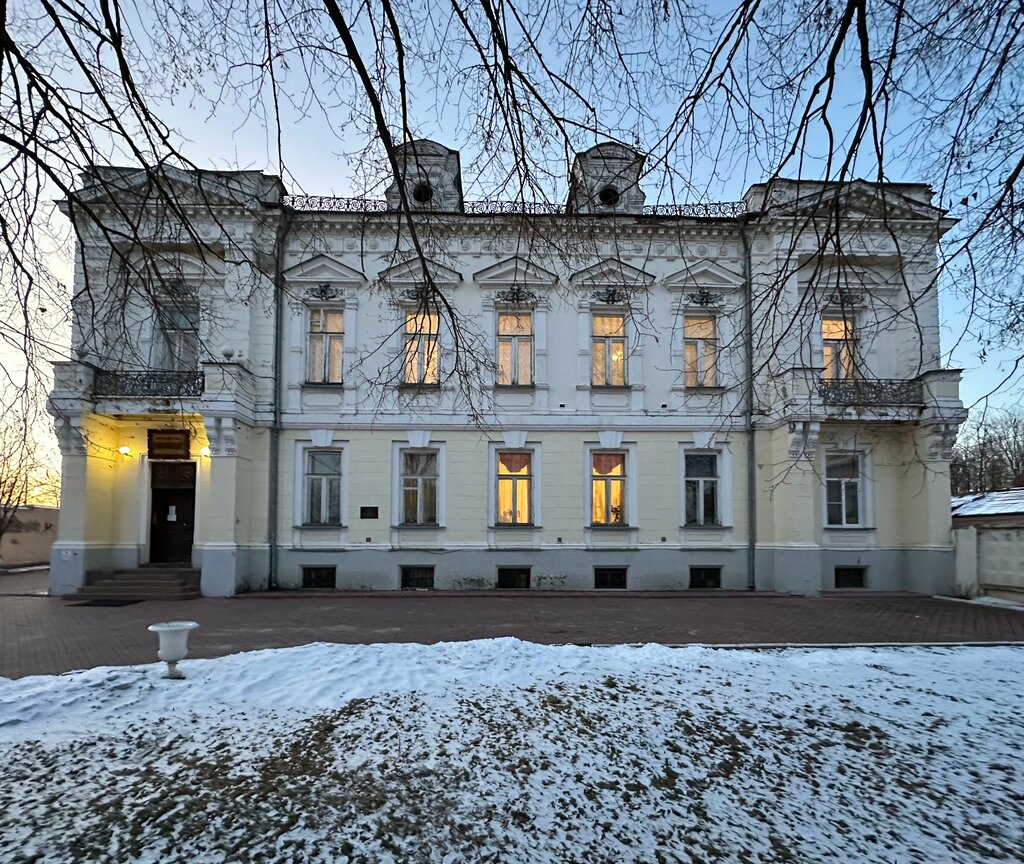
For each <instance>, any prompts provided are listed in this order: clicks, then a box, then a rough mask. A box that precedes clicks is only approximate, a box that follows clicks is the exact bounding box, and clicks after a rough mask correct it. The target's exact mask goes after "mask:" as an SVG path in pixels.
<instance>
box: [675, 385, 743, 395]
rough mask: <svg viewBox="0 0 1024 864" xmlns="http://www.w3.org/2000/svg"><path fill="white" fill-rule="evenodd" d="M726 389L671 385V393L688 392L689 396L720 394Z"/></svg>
mask: <svg viewBox="0 0 1024 864" xmlns="http://www.w3.org/2000/svg"><path fill="white" fill-rule="evenodd" d="M728 390H729V388H728V387H687V386H686V385H685V384H676V385H674V386H673V387H672V392H673V393H689V394H690V395H691V396H721V395H722V394H723V393H726V392H728Z"/></svg>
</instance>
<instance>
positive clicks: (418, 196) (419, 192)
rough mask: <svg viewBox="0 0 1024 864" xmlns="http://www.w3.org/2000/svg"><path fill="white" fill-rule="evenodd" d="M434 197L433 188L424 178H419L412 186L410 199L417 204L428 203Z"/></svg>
mask: <svg viewBox="0 0 1024 864" xmlns="http://www.w3.org/2000/svg"><path fill="white" fill-rule="evenodd" d="M433 197H434V190H433V188H432V187H431V185H430V184H429V183H428V182H427V181H426V180H421V181H420V182H419V183H417V184H416V185H415V186H413V187H412V200H413V201H415V202H416V203H417V204H429V203H430V199H431V198H433Z"/></svg>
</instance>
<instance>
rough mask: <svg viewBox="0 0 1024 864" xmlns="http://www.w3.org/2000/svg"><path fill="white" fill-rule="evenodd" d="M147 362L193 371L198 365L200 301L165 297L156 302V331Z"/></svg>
mask: <svg viewBox="0 0 1024 864" xmlns="http://www.w3.org/2000/svg"><path fill="white" fill-rule="evenodd" d="M150 362H151V363H152V366H153V368H154V369H161V370H168V371H174V372H193V371H195V370H196V369H197V368H199V304H198V303H196V302H194V301H192V300H188V299H179V300H175V299H173V298H167V299H166V300H160V301H158V302H157V304H156V332H155V334H154V339H153V349H152V355H151V357H150Z"/></svg>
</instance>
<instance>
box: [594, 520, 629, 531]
mask: <svg viewBox="0 0 1024 864" xmlns="http://www.w3.org/2000/svg"><path fill="white" fill-rule="evenodd" d="M636 527H637V526H636V525H627V524H626V523H624V522H617V523H615V524H613V525H605V524H603V523H599V524H597V525H588V526H587V528H589V529H590V530H591V531H629V530H630V529H632V528H636Z"/></svg>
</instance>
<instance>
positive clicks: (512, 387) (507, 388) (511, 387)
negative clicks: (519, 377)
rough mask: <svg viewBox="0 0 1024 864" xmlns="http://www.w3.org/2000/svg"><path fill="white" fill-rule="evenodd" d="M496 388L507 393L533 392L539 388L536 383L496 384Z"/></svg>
mask: <svg viewBox="0 0 1024 864" xmlns="http://www.w3.org/2000/svg"><path fill="white" fill-rule="evenodd" d="M494 389H495V390H500V391H503V392H506V393H510V392H514V393H519V392H532V391H533V390H536V389H537V385H536V384H495V385H494Z"/></svg>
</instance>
